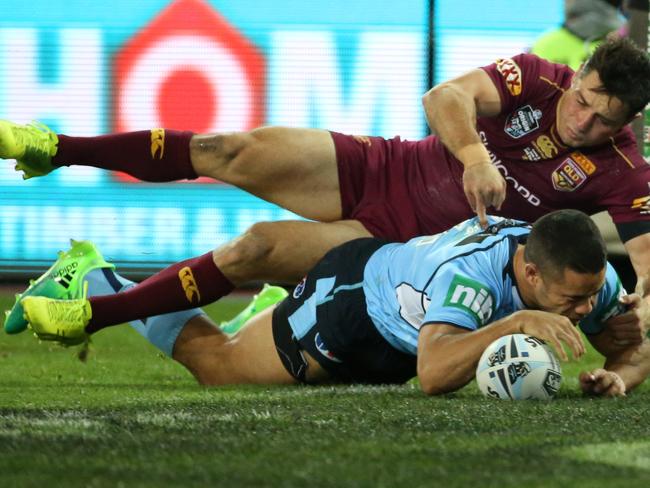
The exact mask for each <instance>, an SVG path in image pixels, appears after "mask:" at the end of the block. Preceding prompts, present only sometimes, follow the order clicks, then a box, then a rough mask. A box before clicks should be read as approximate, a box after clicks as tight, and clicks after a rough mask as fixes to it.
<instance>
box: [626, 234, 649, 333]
mask: <svg viewBox="0 0 650 488" xmlns="http://www.w3.org/2000/svg"><path fill="white" fill-rule="evenodd" d="M625 249H626V250H627V252H628V255H629V256H630V261H631V263H632V266H633V267H634V271H635V273H636V276H637V282H636V288H635V290H634V291H635V293H637V294H639V295H641V296H642V297H644V298H645V299H646V301H648V302H649V303H650V233H646V234H641V235H638V236H636V237H633V238H632V239H630V240H628V241H626V242H625ZM645 325H646V330H650V327H648V324H645Z"/></svg>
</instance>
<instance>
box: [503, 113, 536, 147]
mask: <svg viewBox="0 0 650 488" xmlns="http://www.w3.org/2000/svg"><path fill="white" fill-rule="evenodd" d="M541 118H542V111H541V110H537V109H533V108H532V107H531V106H530V105H526V106H524V107H519V108H518V109H517V110H516V111H515V112H513V113H511V114H510V115H509V116H508V119H507V120H506V125H505V127H504V128H503V130H505V131H506V134H508V135H509V136H510V137H512V138H513V139H519V138H520V137H522V136H525V135H526V134H530V133H531V132H533V131H535V130H537V129H539V120H540V119H541Z"/></svg>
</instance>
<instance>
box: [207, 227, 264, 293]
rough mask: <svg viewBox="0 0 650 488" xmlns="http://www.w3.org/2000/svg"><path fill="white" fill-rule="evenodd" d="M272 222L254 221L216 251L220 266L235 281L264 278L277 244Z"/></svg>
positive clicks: (237, 282) (216, 258)
mask: <svg viewBox="0 0 650 488" xmlns="http://www.w3.org/2000/svg"><path fill="white" fill-rule="evenodd" d="M274 228H275V225H274V223H273V222H258V223H256V224H253V225H252V226H251V227H250V228H249V229H248V230H247V231H246V232H244V234H242V235H241V236H240V237H238V238H237V239H235V240H234V241H232V242H231V243H229V244H226V246H224V247H222V248H220V249H218V250H217V251H215V262H216V263H217V266H219V269H220V270H221V271H222V272H223V273H224V274H225V275H226V276H227V277H228V279H229V280H230V281H232V282H233V283H234V284H242V283H245V282H246V281H249V280H251V279H264V278H265V271H266V270H267V268H268V265H269V256H270V255H271V254H272V252H273V249H274V248H275V244H276V236H275V232H274Z"/></svg>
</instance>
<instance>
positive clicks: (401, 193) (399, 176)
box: [331, 132, 422, 241]
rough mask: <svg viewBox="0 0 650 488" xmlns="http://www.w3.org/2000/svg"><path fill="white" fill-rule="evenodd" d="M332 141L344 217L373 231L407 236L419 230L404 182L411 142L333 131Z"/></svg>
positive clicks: (382, 235)
mask: <svg viewBox="0 0 650 488" xmlns="http://www.w3.org/2000/svg"><path fill="white" fill-rule="evenodd" d="M331 134H332V139H333V140H334V146H335V147H336V160H337V162H338V173H339V186H340V189H341V205H342V208H343V218H344V219H356V220H358V221H360V222H361V223H362V224H363V225H364V226H365V227H366V229H368V231H370V232H371V233H372V235H374V236H375V237H380V238H383V239H387V240H390V241H406V240H408V239H411V238H412V237H415V236H417V235H420V234H421V233H422V231H421V230H420V226H419V223H418V220H417V218H416V212H415V208H414V206H413V201H412V200H411V197H412V195H411V197H410V196H409V188H408V182H409V181H410V178H413V177H417V176H416V175H414V174H412V172H413V170H414V166H415V165H409V164H408V163H409V161H408V155H407V154H405V150H406V151H408V147H409V144H410V143H408V142H406V141H401V140H400V138H399V137H395V138H394V139H383V138H381V137H366V136H364V137H359V136H348V135H344V134H340V133H338V132H331Z"/></svg>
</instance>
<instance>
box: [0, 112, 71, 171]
mask: <svg viewBox="0 0 650 488" xmlns="http://www.w3.org/2000/svg"><path fill="white" fill-rule="evenodd" d="M58 143H59V138H58V137H57V135H56V134H55V133H54V132H53V131H52V130H51V129H50V128H49V127H47V126H46V125H44V124H41V123H38V122H35V123H32V124H27V125H20V124H14V123H13V122H9V121H8V120H0V158H1V159H15V160H16V161H17V162H18V164H16V171H22V172H23V179H25V180H26V179H29V178H33V177H34V176H43V175H46V174H48V173H49V172H51V171H52V170H53V169H54V166H52V157H53V156H54V155H55V154H56V151H57V149H58V148H57V145H58Z"/></svg>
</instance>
